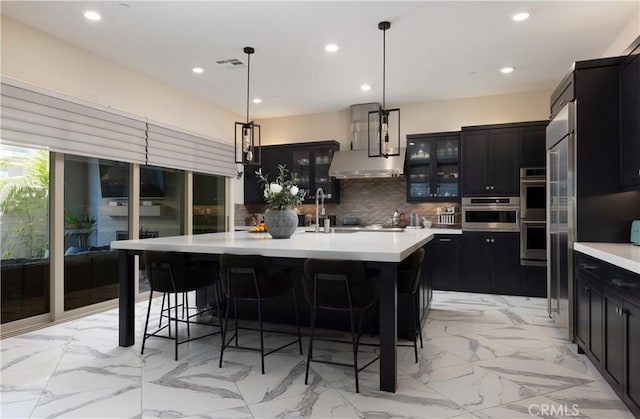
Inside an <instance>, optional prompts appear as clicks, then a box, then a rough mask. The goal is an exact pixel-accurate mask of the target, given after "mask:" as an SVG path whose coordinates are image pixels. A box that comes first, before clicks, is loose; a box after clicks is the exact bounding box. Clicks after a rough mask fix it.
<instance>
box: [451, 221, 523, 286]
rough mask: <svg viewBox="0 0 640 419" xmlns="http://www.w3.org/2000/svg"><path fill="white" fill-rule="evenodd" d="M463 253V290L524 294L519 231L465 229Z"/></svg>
mask: <svg viewBox="0 0 640 419" xmlns="http://www.w3.org/2000/svg"><path fill="white" fill-rule="evenodd" d="M462 254H463V255H464V257H463V263H462V286H461V291H472V292H473V291H475V292H486V293H495V294H509V295H518V294H521V291H522V290H521V285H520V235H519V233H501V232H495V233H494V232H466V231H465V232H464V233H463V234H462Z"/></svg>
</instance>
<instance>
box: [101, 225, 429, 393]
mask: <svg viewBox="0 0 640 419" xmlns="http://www.w3.org/2000/svg"><path fill="white" fill-rule="evenodd" d="M432 239H433V233H432V232H431V231H430V230H427V229H415V230H406V231H401V232H392V233H390V232H370V231H366V232H362V231H355V232H351V231H350V232H340V231H335V232H332V233H310V232H304V230H302V229H299V230H298V231H297V232H296V233H295V234H294V235H293V236H292V237H291V238H290V239H280V240H274V239H272V238H271V236H270V235H269V234H268V233H252V232H246V231H240V232H225V233H210V234H201V235H195V236H194V235H188V236H173V237H158V238H152V239H139V240H122V241H114V242H111V248H112V249H118V250H119V252H118V253H119V277H120V285H119V286H120V288H119V290H120V293H119V310H120V311H119V317H120V325H119V336H120V338H119V339H120V342H119V344H120V346H131V345H133V344H134V331H135V327H134V314H135V313H134V312H135V307H134V305H135V289H134V283H135V281H134V277H135V255H139V254H141V253H142V252H143V251H144V250H156V251H166V252H170V251H173V252H185V253H189V254H191V255H194V256H196V257H197V256H198V255H202V256H203V257H204V256H206V257H212V258H214V259H215V258H217V257H218V256H219V255H220V254H222V253H234V254H257V255H262V256H267V257H270V258H273V262H274V263H279V264H287V265H297V266H299V267H301V266H302V264H303V263H304V261H305V259H307V258H323V259H341V260H349V259H351V260H359V261H361V262H363V263H365V265H367V266H368V267H371V268H376V269H379V270H380V277H381V282H380V314H379V317H380V320H379V321H380V389H381V390H384V391H391V392H395V390H396V385H397V358H396V344H397V323H396V314H397V287H396V279H397V274H396V268H397V265H398V263H399V262H401V261H402V260H403V259H405V258H406V257H407V256H409V255H410V254H411V253H413V252H414V251H415V250H417V249H419V248H420V247H423V246H424V245H425V244H427V243H428V242H429V241H431V240H432Z"/></svg>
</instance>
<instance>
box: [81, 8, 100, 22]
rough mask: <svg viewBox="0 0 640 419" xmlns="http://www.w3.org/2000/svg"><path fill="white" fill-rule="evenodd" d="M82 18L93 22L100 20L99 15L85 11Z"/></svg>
mask: <svg viewBox="0 0 640 419" xmlns="http://www.w3.org/2000/svg"><path fill="white" fill-rule="evenodd" d="M84 17H86V18H87V19H89V20H93V21H98V20H100V19H102V16H100V13H98V12H96V11H93V10H87V11H85V12H84Z"/></svg>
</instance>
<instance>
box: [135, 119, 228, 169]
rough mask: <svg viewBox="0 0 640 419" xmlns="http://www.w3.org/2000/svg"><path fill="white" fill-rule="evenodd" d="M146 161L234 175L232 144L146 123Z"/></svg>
mask: <svg viewBox="0 0 640 419" xmlns="http://www.w3.org/2000/svg"><path fill="white" fill-rule="evenodd" d="M147 164H149V165H153V166H162V167H171V168H174V169H182V170H190V171H193V172H200V173H207V174H212V175H218V176H228V177H235V176H236V173H237V170H236V165H235V158H234V155H233V144H231V143H229V142H227V141H224V140H219V139H215V138H205V137H202V136H199V135H195V134H190V133H187V132H184V131H178V130H176V129H173V128H169V127H166V126H161V125H159V124H157V123H151V122H149V123H148V128H147Z"/></svg>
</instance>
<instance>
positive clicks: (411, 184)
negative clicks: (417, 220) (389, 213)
mask: <svg viewBox="0 0 640 419" xmlns="http://www.w3.org/2000/svg"><path fill="white" fill-rule="evenodd" d="M431 157H432V142H431V140H430V139H427V138H424V139H422V138H421V139H411V140H410V141H409V144H408V147H407V157H406V162H407V201H410V202H411V201H414V202H415V201H426V200H428V199H429V198H430V197H432V196H433V188H432V187H431V182H432V178H433V176H432V172H433V170H432V164H431V163H432V158H431Z"/></svg>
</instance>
